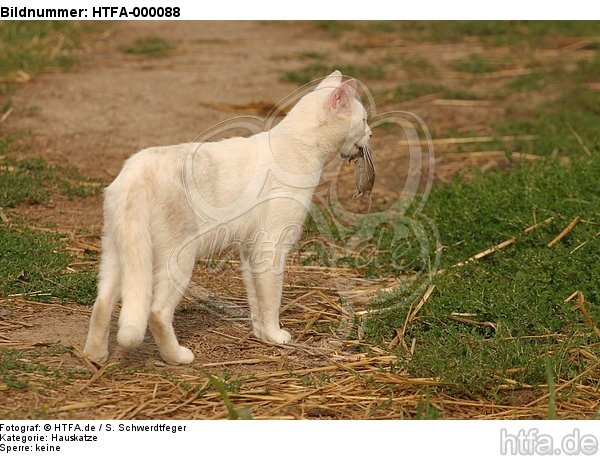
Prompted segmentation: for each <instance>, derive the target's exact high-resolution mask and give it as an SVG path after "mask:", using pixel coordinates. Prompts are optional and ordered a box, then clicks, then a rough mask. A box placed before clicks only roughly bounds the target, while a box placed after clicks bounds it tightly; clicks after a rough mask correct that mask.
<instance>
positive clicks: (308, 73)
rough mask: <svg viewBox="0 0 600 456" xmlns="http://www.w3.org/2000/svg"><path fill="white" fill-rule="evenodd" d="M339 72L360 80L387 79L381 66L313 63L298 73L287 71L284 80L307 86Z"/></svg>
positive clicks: (297, 71)
mask: <svg viewBox="0 0 600 456" xmlns="http://www.w3.org/2000/svg"><path fill="white" fill-rule="evenodd" d="M334 70H339V71H341V72H342V74H344V75H346V76H352V77H355V78H358V79H365V80H369V79H382V78H384V77H385V69H384V68H383V67H382V66H380V65H364V66H361V65H329V66H328V65H324V64H322V63H311V64H309V65H307V66H305V67H304V68H302V69H300V70H296V71H287V72H285V73H284V74H283V77H282V80H283V81H286V82H293V83H296V84H307V83H309V82H311V81H313V80H315V79H317V78H322V77H324V76H327V75H328V74H330V73H332V72H333V71H334Z"/></svg>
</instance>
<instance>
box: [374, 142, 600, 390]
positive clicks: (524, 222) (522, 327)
mask: <svg viewBox="0 0 600 456" xmlns="http://www.w3.org/2000/svg"><path fill="white" fill-rule="evenodd" d="M598 182H600V156H599V155H598V154H595V155H594V156H593V157H592V158H587V157H580V158H578V159H574V160H572V162H571V163H570V164H564V163H561V162H560V161H544V162H543V163H535V164H532V165H526V166H519V167H515V168H514V169H513V170H512V171H511V172H510V173H508V174H507V173H502V172H492V173H488V174H481V173H479V174H477V175H476V177H475V178H473V179H472V180H471V181H470V182H464V181H462V180H460V179H459V178H456V179H455V180H454V181H453V182H452V183H451V184H448V185H444V184H439V185H437V186H436V187H434V188H433V190H432V192H431V195H430V197H429V200H428V202H427V204H426V205H425V213H426V215H427V216H428V217H430V218H431V219H432V220H433V221H434V222H435V223H436V224H437V227H438V229H439V232H440V236H441V241H442V244H443V246H444V247H443V253H442V264H441V265H440V266H441V267H442V268H445V269H446V270H447V272H446V273H445V274H442V275H439V276H436V277H435V278H434V283H435V285H436V289H435V291H434V292H433V294H432V295H431V297H430V299H429V300H428V302H427V303H426V304H425V306H424V307H423V309H422V310H421V311H420V313H419V318H417V319H416V320H414V321H413V322H412V323H411V324H410V325H409V327H408V329H407V332H406V334H405V340H406V341H407V343H408V344H409V345H410V343H411V341H412V339H413V338H414V339H416V350H415V353H414V356H413V357H412V359H409V358H408V357H406V356H405V355H406V354H405V352H404V351H402V350H401V351H400V356H399V363H400V365H401V366H402V368H406V369H408V371H409V373H410V374H411V375H414V376H419V377H420V376H426V377H429V376H433V377H439V378H440V379H441V380H442V381H444V382H447V383H448V388H449V389H451V390H454V391H455V392H456V391H458V392H459V393H460V394H464V395H469V396H477V395H485V396H495V395H496V394H497V392H498V390H497V386H498V385H500V384H502V383H504V382H505V380H504V378H510V379H512V380H514V381H516V382H518V383H526V384H544V383H546V381H547V378H548V375H549V374H548V372H547V369H546V365H547V363H549V365H551V366H553V372H552V375H553V376H554V378H558V379H561V380H568V379H571V378H573V377H575V376H576V375H577V374H578V373H580V372H581V371H582V370H583V369H585V368H586V367H587V365H588V364H587V361H586V360H585V359H584V358H582V357H579V356H574V353H576V352H574V351H573V350H575V349H576V348H577V347H581V346H586V347H587V349H588V350H590V351H591V352H593V353H595V354H596V355H599V354H600V348H599V347H598V346H597V344H594V342H596V340H597V336H595V334H594V332H593V330H592V328H590V327H589V325H588V324H587V323H586V322H585V319H584V318H583V316H582V314H581V312H580V311H579V310H578V309H577V308H576V307H574V306H573V303H572V302H571V303H565V302H564V301H565V298H566V297H568V296H569V295H571V293H573V292H574V291H576V290H581V291H582V292H583V294H584V295H585V298H586V307H587V309H588V311H589V313H590V314H591V316H592V318H593V320H594V321H595V322H596V324H597V325H600V295H599V292H600V290H599V289H598V277H600V212H599V210H598V208H599V207H600V192H598V190H597V183H598ZM575 216H580V217H581V218H582V219H583V220H584V221H585V222H580V223H579V224H578V225H577V226H576V227H575V228H574V229H573V231H572V232H571V233H569V234H568V235H567V236H566V237H565V238H564V239H563V240H562V241H560V242H559V243H558V244H556V245H555V246H554V247H553V248H548V247H546V244H547V243H548V242H549V241H550V240H552V239H553V238H554V237H555V236H556V235H557V234H558V233H559V232H560V231H561V230H562V229H563V228H564V227H565V226H566V225H567V224H568V223H569V222H570V221H571V220H572V219H573V218H574V217H575ZM548 217H554V219H553V220H552V222H550V223H547V224H544V225H542V226H541V227H539V228H538V229H536V230H535V231H533V232H531V233H529V234H525V233H524V232H523V230H524V228H526V227H528V226H531V225H533V224H534V223H536V222H540V221H542V220H545V219H547V218H548ZM511 237H515V238H517V241H516V243H515V244H513V245H512V246H510V247H507V248H505V249H503V250H500V251H498V252H496V253H494V254H492V255H490V256H489V257H487V258H485V259H483V260H480V261H478V262H473V263H471V264H468V265H466V266H463V267H456V268H453V267H452V266H453V265H455V264H456V263H458V262H460V261H464V260H466V259H467V258H469V257H471V256H472V255H474V254H476V253H478V252H481V251H483V250H485V249H487V248H489V247H491V246H493V245H496V244H498V243H499V242H501V241H504V240H506V239H509V238H511ZM405 256H406V258H407V260H408V261H410V258H409V257H410V254H409V252H406V253H405ZM387 263H388V264H390V262H387ZM380 272H381V273H382V274H389V273H390V272H391V271H389V270H386V269H385V267H382V268H381V270H380ZM408 304H409V303H408V302H407V299H406V292H405V291H404V290H402V289H401V290H399V291H397V292H396V293H393V294H389V295H387V296H385V297H383V298H381V299H380V300H378V301H376V302H375V303H374V305H375V306H376V307H381V308H384V309H387V310H384V311H383V312H381V313H379V314H377V315H376V316H374V317H372V318H371V319H370V320H369V321H368V322H367V326H366V334H367V336H368V338H369V339H370V340H372V341H375V342H379V343H384V344H387V343H388V342H389V341H390V340H391V339H392V338H393V337H394V336H395V334H396V329H397V328H401V327H402V325H403V323H404V320H405V318H406V315H407V312H408ZM453 313H458V314H461V315H466V316H467V317H465V318H466V319H467V320H470V322H464V321H463V322H461V321H455V320H453V319H451V316H452V314H453ZM486 322H487V323H492V324H493V326H492V325H489V324H487V323H486Z"/></svg>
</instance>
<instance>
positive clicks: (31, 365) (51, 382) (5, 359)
mask: <svg viewBox="0 0 600 456" xmlns="http://www.w3.org/2000/svg"><path fill="white" fill-rule="evenodd" d="M68 351H69V350H68V349H67V348H65V347H62V346H59V345H56V346H51V347H49V348H41V349H35V350H27V351H24V350H0V382H1V383H4V384H5V385H6V386H8V387H9V388H12V389H26V388H28V387H29V386H30V380H29V379H30V378H31V374H34V375H35V382H36V386H37V387H48V388H58V387H60V386H61V385H64V384H69V383H70V382H71V380H73V379H74V378H87V377H88V376H89V373H88V372H87V371H83V370H81V369H69V370H66V369H57V368H54V367H51V366H49V365H48V364H46V362H45V361H44V358H47V357H48V356H54V355H58V354H61V353H67V352H68Z"/></svg>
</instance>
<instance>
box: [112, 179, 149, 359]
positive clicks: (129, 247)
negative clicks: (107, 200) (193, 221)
mask: <svg viewBox="0 0 600 456" xmlns="http://www.w3.org/2000/svg"><path fill="white" fill-rule="evenodd" d="M143 193H144V189H143V188H137V189H130V190H129V191H128V192H125V194H126V196H124V197H123V195H119V196H120V197H121V198H123V200H122V201H120V202H119V203H120V204H117V207H119V209H120V210H119V213H117V214H115V215H116V217H115V218H116V220H115V221H116V223H115V226H114V229H115V234H116V236H115V239H117V251H118V252H119V261H120V267H121V296H122V303H123V304H122V307H121V314H120V316H119V330H118V332H117V342H118V343H119V345H121V346H122V347H123V348H127V349H130V348H135V347H137V346H139V345H140V344H141V343H142V341H143V340H144V336H145V335H146V328H147V326H148V316H149V314H150V306H151V304H152V275H153V264H152V260H153V258H152V239H151V235H150V207H149V205H148V203H147V202H146V201H145V199H146V198H144V196H145V195H144V194H143Z"/></svg>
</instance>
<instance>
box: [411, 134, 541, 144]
mask: <svg viewBox="0 0 600 456" xmlns="http://www.w3.org/2000/svg"><path fill="white" fill-rule="evenodd" d="M536 138H537V135H510V136H472V137H469V138H462V137H458V138H437V139H432V140H431V142H432V143H433V144H434V145H436V146H442V145H452V144H474V143H486V142H494V141H502V142H510V141H531V140H534V139H536ZM401 143H407V142H406V141H401Z"/></svg>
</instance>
